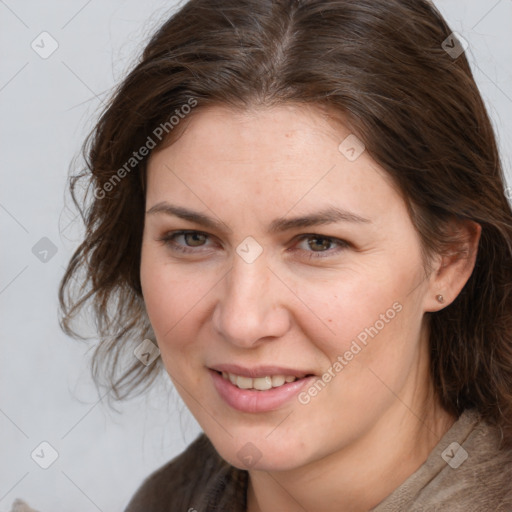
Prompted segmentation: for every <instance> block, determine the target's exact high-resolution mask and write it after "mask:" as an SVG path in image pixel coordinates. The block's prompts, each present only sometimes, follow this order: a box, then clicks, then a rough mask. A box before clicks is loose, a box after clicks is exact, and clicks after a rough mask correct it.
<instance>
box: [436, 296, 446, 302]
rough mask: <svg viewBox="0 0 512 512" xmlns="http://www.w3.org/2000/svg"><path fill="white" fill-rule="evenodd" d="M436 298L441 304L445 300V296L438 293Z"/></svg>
mask: <svg viewBox="0 0 512 512" xmlns="http://www.w3.org/2000/svg"><path fill="white" fill-rule="evenodd" d="M436 299H437V301H438V302H440V303H441V304H442V303H443V302H444V297H443V296H442V295H437V296H436Z"/></svg>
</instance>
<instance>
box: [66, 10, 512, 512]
mask: <svg viewBox="0 0 512 512" xmlns="http://www.w3.org/2000/svg"><path fill="white" fill-rule="evenodd" d="M86 157H87V163H88V170H87V171H86V172H84V173H83V175H82V176H81V177H80V178H79V179H82V178H85V179H87V180H88V182H89V184H90V186H91V187H92V191H93V196H94V197H93V198H92V202H91V203H90V205H87V208H88V209H87V212H86V215H85V220H86V225H87V235H86V238H85V240H84V241H83V243H82V244H81V246H80V247H79V248H78V249H77V251H76V253H75V255H74V256H73V258H72V260H71V262H70V265H69V268H68V269H67V272H66V275H65V276H64V279H63V282H62V284H61V290H60V300H61V305H62V308H63V321H62V325H63V328H64V329H65V330H66V332H68V333H70V334H75V331H74V330H73V329H72V327H71V322H72V319H73V318H74V317H75V316H76V315H77V314H78V313H79V312H80V311H81V310H82V309H83V308H84V307H86V305H87V304H88V303H89V302H90V301H92V305H93V307H94V311H95V314H96V318H97V324H98V327H99V333H100V335H101V336H102V339H103V340H104V341H102V342H101V343H100V345H99V346H98V348H97V351H96V359H95V365H94V371H95V375H96V377H98V378H99V377H101V376H104V375H107V376H109V378H110V382H111V385H112V388H113V390H114V391H115V393H116V396H117V397H119V398H122V397H123V396H126V394H127V393H128V392H129V391H132V390H133V389H135V388H136V387H138V386H139V385H140V384H146V385H149V384H151V382H152V380H153V379H154V378H155V376H156V375H157V374H158V372H159V370H160V369H161V365H162V364H163V367H164V368H165V371H166V372H167V373H168V375H169V377H170V378H171V379H172V381H173V383H174V384H175V385H176V387H177V389H178V391H179V393H180V395H181V397H182V398H183V400H184V402H185V403H186V405H187V406H188V408H189V409H190V411H191V412H192V414H193V415H194V416H195V418H196V419H197V421H198V422H199V424H200V425H201V427H202V429H203V430H204V435H201V436H200V437H199V438H198V439H197V440H196V441H195V442H194V443H193V444H192V445H191V446H190V447H189V448H188V449H187V450H186V451H185V452H184V453H183V454H181V455H180V456H179V457H177V458H176V459H174V460H173V461H171V462H170V463H169V464H167V465H166V466H164V467H163V468H161V469H160V470H158V471H156V472H155V473H154V474H153V475H151V476H150V477H149V478H148V479H147V480H146V481H145V482H144V483H143V485H142V486H141V488H140V489H139V490H138V491H137V493H136V494H135V496H134V497H133V499H132V500H131V503H130V504H129V505H128V507H127V509H126V510H127V512H138V511H141V512H142V511H144V512H153V511H171V510H172V511H177V510H189V511H212V510H223V511H227V510H229V511H249V512H268V511H303V510H307V511H319V510H322V511H344V512H348V511H350V512H354V511H368V510H372V511H377V512H383V511H397V510H403V511H410V510H417V511H419V510H421V511H434V510H450V511H464V512H467V511H479V512H480V511H483V510H486V511H487V510H493V511H494V510H500V511H503V512H504V511H510V510H512V338H511V334H510V333H511V326H512V295H511V293H510V292H511V287H512V211H511V208H510V205H509V203H508V201H507V198H506V195H505V186H504V176H503V172H502V168H501V165H500V160H499V155H498V151H497V147H496V141H495V136H494V133H493V130H492V127H491V124H490V122H489V118H488V116H487V113H486V110H485V107H484V104H483V102H482V99H481V97H480V94H479V92H478V90H477V87H476V85H475V82H474V80H473V77H472V74H471V71H470V68H469V65H468V62H467V60H466V57H465V56H464V42H463V41H461V40H458V39H457V37H456V36H455V35H454V34H452V31H451V30H450V29H449V27H448V26H447V25H446V23H445V21H444V20H443V19H442V17H441V16H440V14H439V13H438V12H437V10H436V9H435V8H434V6H433V5H432V4H430V3H429V2H427V1H426V0H417V1H415V2H410V1H408V0H371V1H370V0H357V1H356V0H337V1H329V2H327V1H321V0H306V1H301V2H297V1H293V0H286V1H285V0H283V1H270V0H263V1H262V0H219V1H216V2H211V1H207V0H191V1H189V2H188V3H186V4H185V5H184V6H183V7H182V8H181V10H180V11H179V12H177V13H176V14H175V15H173V16H172V17H171V18H170V19H169V20H168V21H167V22H166V23H165V24H164V25H163V26H162V27H161V28H160V30H158V32H157V33H156V34H155V35H154V36H153V38H152V39H151V41H150V42H149V44H148V45H147V47H146V49H145V51H144V53H143V56H142V59H141V61H140V63H139V64H138V65H137V66H136V67H135V69H133V71H132V72H131V73H130V74H129V75H128V77H127V78H126V79H125V81H124V82H123V83H122V85H121V86H120V88H119V89H118V90H117V92H116V94H115V95H114V97H113V99H112V101H111V103H110V104H109V106H108V108H107V109H106V111H105V112H104V114H103V116H102V118H101V120H100V121H99V123H98V125H97V127H96V130H95V132H94V134H93V137H92V139H91V140H90V144H89V145H88V146H87V147H86ZM75 185H76V181H75V182H74V183H73V184H72V191H73V190H74V187H75ZM84 208H85V207H84ZM80 272H85V283H84V285H85V288H82V289H81V290H80V291H79V293H78V295H75V294H74V293H73V289H72V287H71V280H72V278H74V277H75V276H77V277H78V278H79V279H80V276H79V273H80ZM81 279H84V278H83V277H81ZM87 287H88V288H87ZM155 344H156V345H158V349H159V351H160V355H161V358H158V359H156V357H157V356H158V349H157V348H156V346H155ZM133 351H135V354H136V355H137V356H138V357H134V358H133V364H132V366H131V367H129V368H122V367H121V368H120V364H121V363H120V362H121V361H122V360H123V355H124V354H128V353H131V352H133ZM141 363H142V364H141ZM139 389H140V388H139Z"/></svg>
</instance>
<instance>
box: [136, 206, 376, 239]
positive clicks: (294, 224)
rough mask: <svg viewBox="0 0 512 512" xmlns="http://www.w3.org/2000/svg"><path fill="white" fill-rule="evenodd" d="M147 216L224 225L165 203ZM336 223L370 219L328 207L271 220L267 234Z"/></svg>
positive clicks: (363, 221)
mask: <svg viewBox="0 0 512 512" xmlns="http://www.w3.org/2000/svg"><path fill="white" fill-rule="evenodd" d="M146 214H147V215H155V214H165V215H169V216H173V217H179V218H180V219H183V220H187V221H190V222H193V223H195V224H198V225H200V226H203V227H205V228H209V229H216V230H219V231H224V230H225V229H224V226H225V224H224V223H223V222H220V221H218V220H216V219H214V218H213V217H208V216H207V215H204V214H202V213H199V212H196V211H193V210H189V209H187V208H183V207H181V206H174V205H171V204H169V203H167V202H166V201H162V202H161V203H157V204H155V205H154V206H152V207H151V208H150V209H149V210H148V211H147V212H146ZM338 222H352V223H359V224H361V223H370V224H371V222H372V221H371V220H370V219H366V218H364V217H361V216H360V215H357V214H356V213H353V212H350V211H348V210H344V209H342V208H336V207H328V208H325V209H322V210H320V211H318V212H315V213H311V214H308V215H302V216H299V217H291V218H286V217H279V218H277V219H275V220H273V221H272V222H271V223H270V226H269V230H268V231H269V233H274V234H275V233H281V232H285V231H291V230H293V229H298V228H307V227H311V226H319V225H322V224H335V223H338Z"/></svg>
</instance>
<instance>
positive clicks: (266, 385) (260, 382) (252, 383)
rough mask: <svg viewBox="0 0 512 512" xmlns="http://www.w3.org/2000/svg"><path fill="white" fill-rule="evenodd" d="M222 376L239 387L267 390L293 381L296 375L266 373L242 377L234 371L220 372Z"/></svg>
mask: <svg viewBox="0 0 512 512" xmlns="http://www.w3.org/2000/svg"><path fill="white" fill-rule="evenodd" d="M222 377H223V378H224V379H225V380H229V381H230V382H231V384H233V385H234V386H236V387H237V388H239V389H257V390H258V391H267V390H269V389H272V388H279V387H281V386H283V385H284V384H285V383H288V382H294V381H296V380H297V377H294V376H291V375H287V376H284V375H272V376H270V375H267V376H266V377H258V378H255V379H253V378H251V377H244V376H243V375H235V374H234V373H229V372H222Z"/></svg>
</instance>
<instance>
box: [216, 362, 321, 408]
mask: <svg viewBox="0 0 512 512" xmlns="http://www.w3.org/2000/svg"><path fill="white" fill-rule="evenodd" d="M208 370H209V373H210V375H211V377H212V380H213V384H214V387H215V389H216V390H217V393H218V395H219V396H220V397H221V398H222V399H223V401H224V402H226V403H227V405H229V406H230V407H232V408H233V409H236V410H238V411H241V412H250V413H261V412H268V411H273V410H276V409H279V408H280V407H281V406H283V405H285V404H286V403H288V402H289V401H291V399H292V398H293V397H294V396H295V395H296V394H298V393H299V392H300V391H301V390H302V389H303V388H304V387H305V386H306V385H308V383H311V382H312V381H313V380H314V379H315V378H316V377H315V375H314V374H312V373H307V372H302V371H295V370H290V369H284V368H277V367H260V368H257V369H252V370H250V369H246V368H242V367H238V366H233V365H222V366H217V367H215V368H209V369H208Z"/></svg>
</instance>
